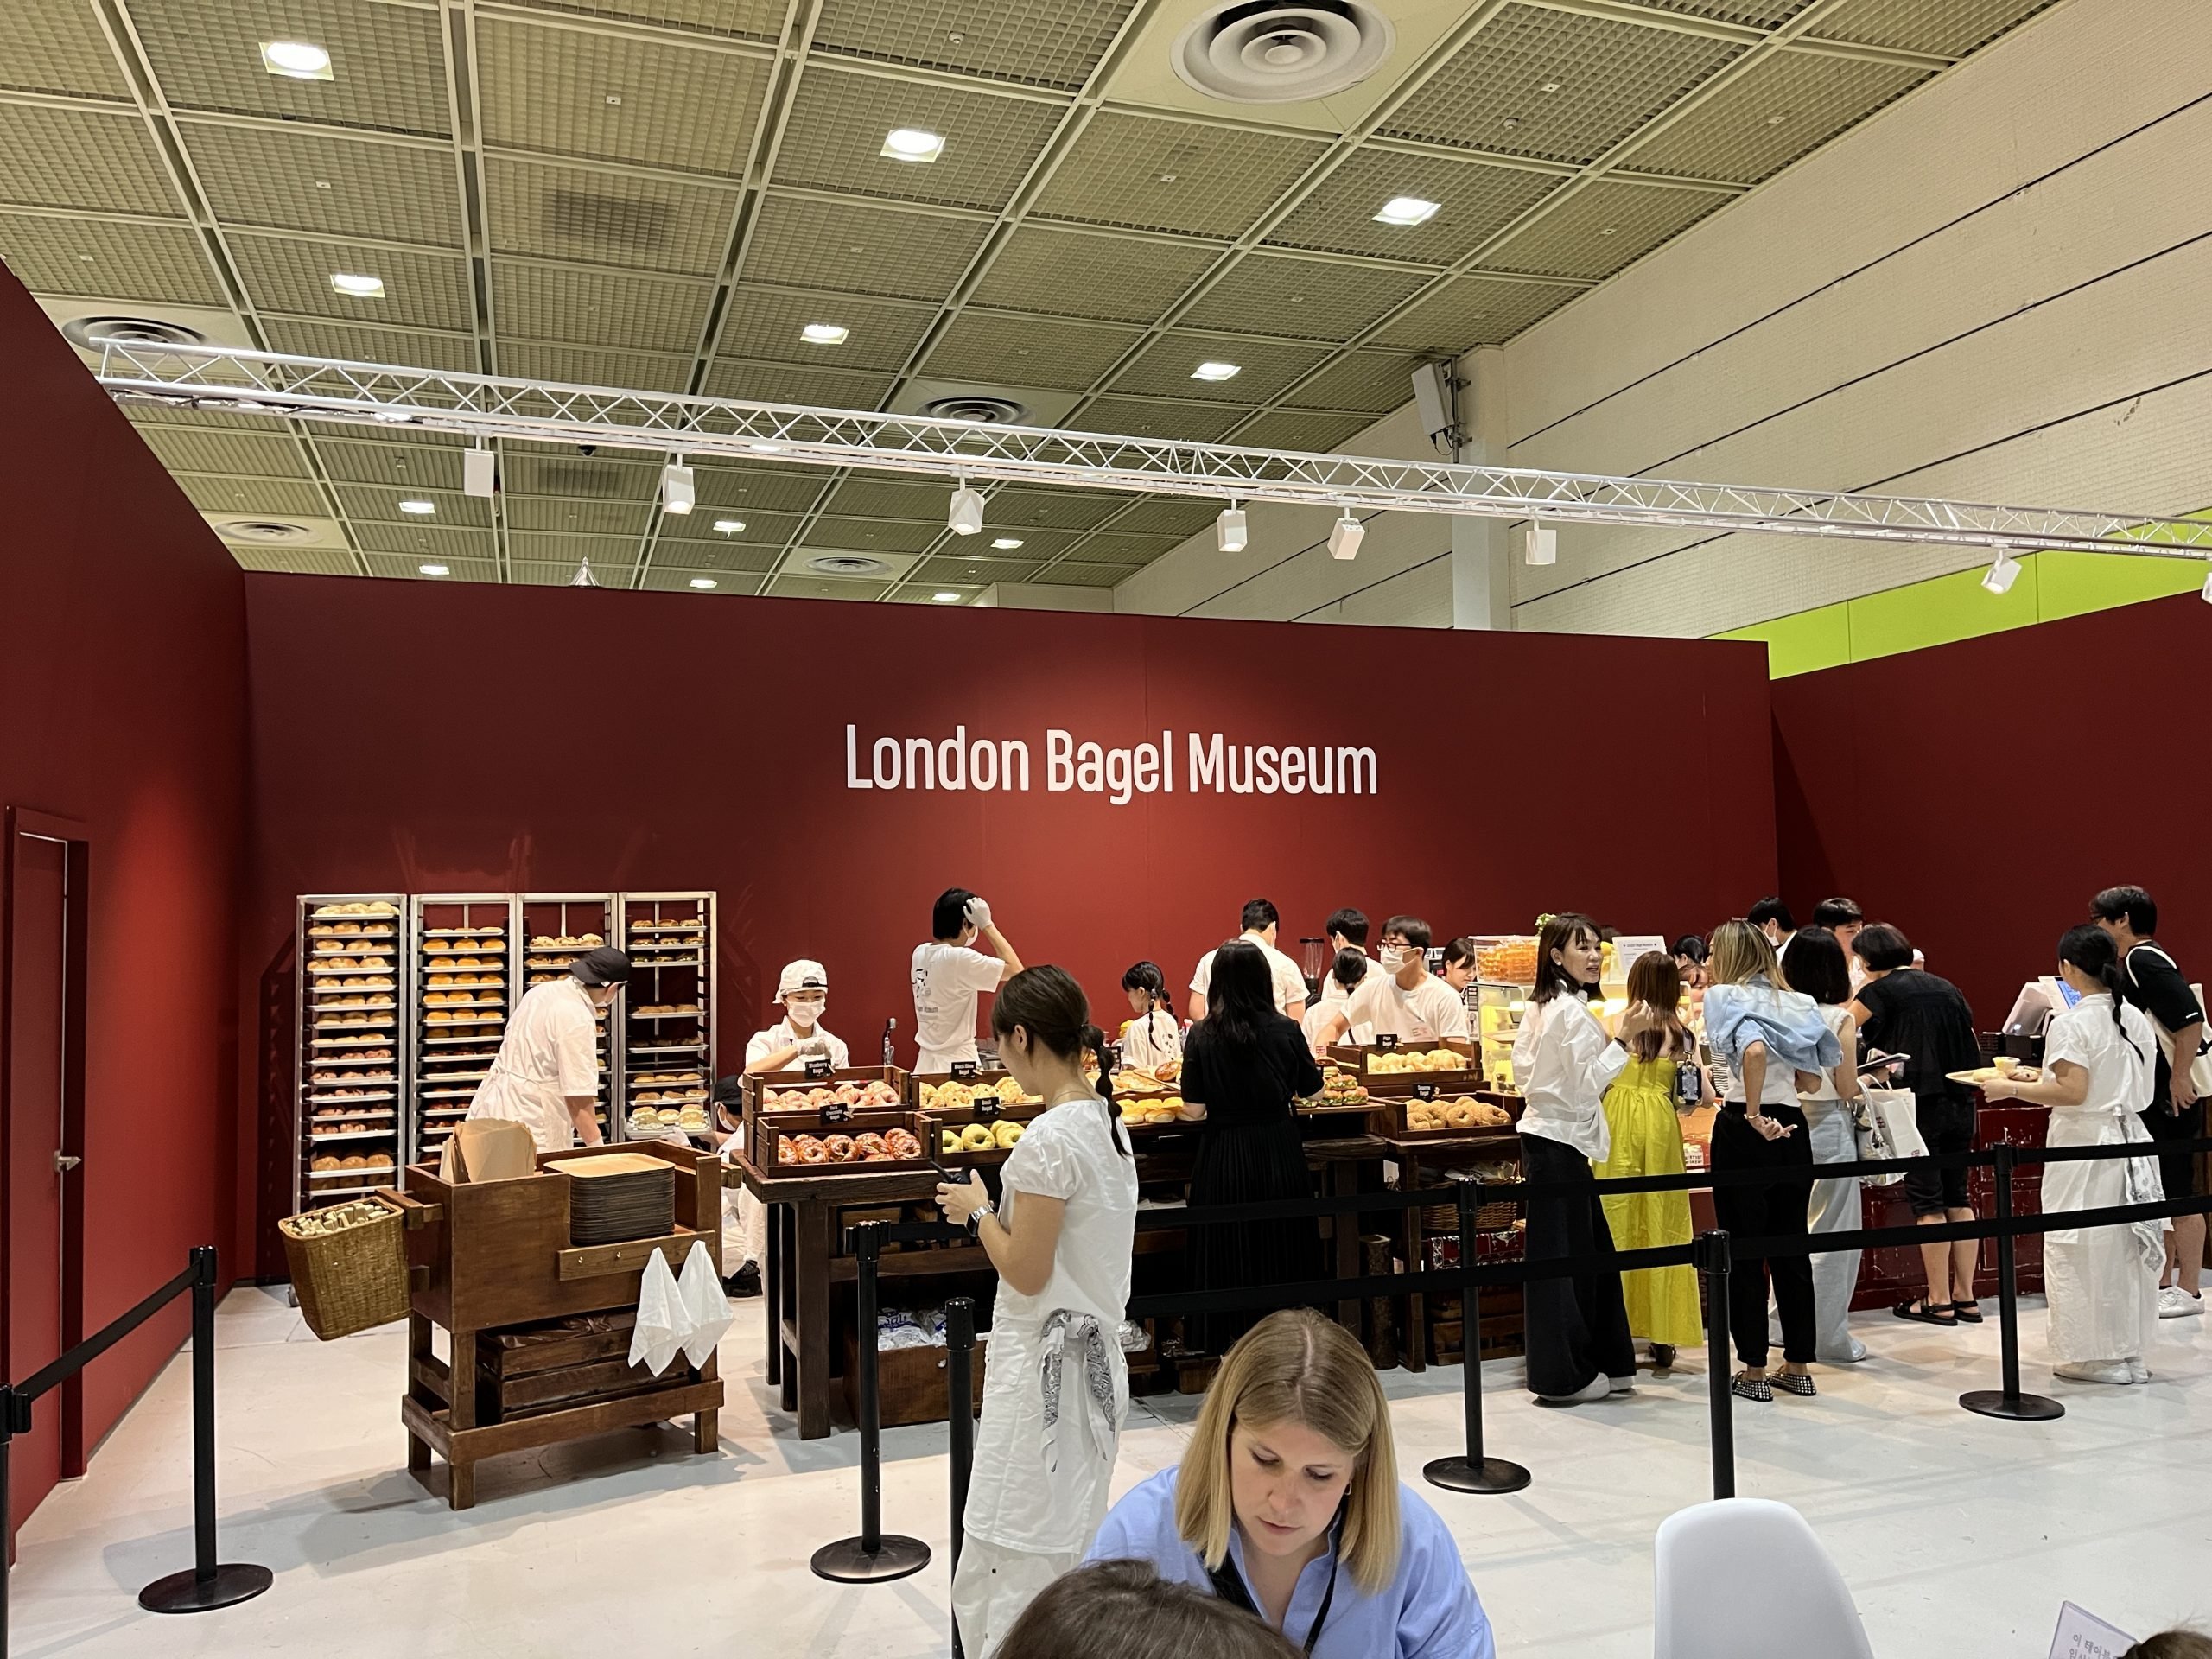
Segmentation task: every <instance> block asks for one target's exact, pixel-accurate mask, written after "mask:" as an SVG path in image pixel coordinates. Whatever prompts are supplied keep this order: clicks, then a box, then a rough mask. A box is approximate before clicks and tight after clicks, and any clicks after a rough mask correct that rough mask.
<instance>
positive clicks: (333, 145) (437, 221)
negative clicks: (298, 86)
mask: <svg viewBox="0 0 2212 1659" xmlns="http://www.w3.org/2000/svg"><path fill="white" fill-rule="evenodd" d="M178 130H179V131H181V133H182V134H183V137H184V144H185V148H186V149H188V150H189V151H190V152H191V156H192V166H193V171H194V173H196V174H197V175H199V178H200V186H201V188H203V189H204V190H205V191H206V193H207V205H208V206H209V207H212V208H213V209H214V210H215V217H216V218H218V219H221V220H222V221H223V223H224V224H226V225H232V226H236V225H266V226H274V227H275V228H277V229H278V230H286V231H316V232H321V233H322V234H324V235H327V236H336V237H368V238H375V239H376V240H378V241H384V242H421V243H425V244H429V245H435V246H441V247H459V246H461V244H462V240H463V237H462V225H461V187H460V184H459V183H458V181H457V175H456V170H455V168H454V158H453V155H452V153H451V151H450V150H448V149H428V148H425V147H423V146H422V145H419V144H393V143H378V142H376V141H375V140H373V139H359V138H334V137H329V136H327V135H325V134H320V133H311V132H271V131H270V130H267V129H265V128H260V127H231V126H223V125H220V124H215V123H212V122H201V121H193V122H182V123H180V124H179V128H178Z"/></svg>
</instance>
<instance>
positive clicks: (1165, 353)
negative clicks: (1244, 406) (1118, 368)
mask: <svg viewBox="0 0 2212 1659" xmlns="http://www.w3.org/2000/svg"><path fill="white" fill-rule="evenodd" d="M1328 356H1329V349H1328V347H1327V346H1314V345H1304V344H1295V343H1293V342H1292V341H1289V340H1233V339H1230V338H1228V337H1226V336H1224V335H1220V334H1186V333H1184V332H1182V331H1180V330H1177V331H1173V332H1171V333H1168V334H1163V335H1161V336H1160V338H1159V339H1158V340H1154V341H1153V343H1152V344H1151V345H1149V346H1146V347H1145V349H1144V352H1143V353H1142V355H1141V356H1140V357H1139V358H1138V359H1136V361H1135V362H1134V363H1132V364H1130V365H1129V366H1128V368H1126V369H1123V370H1122V372H1121V373H1119V374H1117V375H1116V376H1115V377H1114V384H1113V390H1114V391H1116V392H1118V393H1120V394H1122V395H1123V396H1125V397H1201V398H1208V399H1211V400H1213V401H1215V402H1221V401H1224V400H1229V401H1237V402H1243V403H1248V404H1262V403H1265V402H1266V401H1267V400H1268V398H1270V397H1274V395H1275V394H1276V393H1277V392H1279V391H1281V390H1282V389H1283V388H1284V387H1285V386H1287V385H1289V384H1290V383H1291V382H1292V381H1294V380H1295V379H1297V378H1298V377H1299V376H1300V375H1301V374H1305V373H1306V372H1309V371H1311V370H1313V369H1314V368H1316V367H1318V366H1319V365H1320V364H1322V363H1323V362H1325V361H1326V360H1327V359H1328ZM1201 363H1233V364H1235V365H1236V371H1237V372H1236V378H1233V379H1229V380H1194V379H1192V378H1191V372H1192V370H1193V369H1195V368H1197V367H1198V365H1199V364H1201Z"/></svg>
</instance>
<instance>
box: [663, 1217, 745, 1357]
mask: <svg viewBox="0 0 2212 1659" xmlns="http://www.w3.org/2000/svg"><path fill="white" fill-rule="evenodd" d="M656 1254H658V1252H656ZM676 1294H677V1298H678V1300H681V1301H682V1302H683V1314H684V1322H685V1324H686V1325H687V1326H688V1327H689V1328H688V1329H687V1330H686V1331H685V1332H684V1337H683V1357H684V1358H686V1359H688V1360H690V1362H691V1363H692V1364H693V1365H695V1366H698V1365H703V1364H705V1363H707V1362H708V1361H709V1359H711V1358H713V1357H714V1353H715V1344H716V1343H718V1342H720V1341H721V1339H722V1332H725V1331H727V1330H728V1329H729V1298H728V1297H727V1296H725V1295H724V1294H722V1281H721V1280H720V1279H719V1278H717V1277H716V1276H715V1264H714V1262H713V1261H712V1260H711V1259H709V1256H708V1255H707V1246H706V1244H705V1243H704V1242H703V1241H702V1242H700V1243H695V1244H693V1245H692V1247H691V1254H690V1255H687V1256H685V1257H684V1258H683V1275H682V1276H681V1277H680V1278H678V1279H677V1281H676Z"/></svg>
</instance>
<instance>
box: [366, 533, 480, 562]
mask: <svg viewBox="0 0 2212 1659" xmlns="http://www.w3.org/2000/svg"><path fill="white" fill-rule="evenodd" d="M353 536H354V538H355V539H356V540H357V541H359V543H360V544H361V547H362V550H364V551H365V552H372V553H395V554H398V553H404V554H406V555H408V556H410V557H414V558H418V559H452V560H458V559H496V558H498V557H499V550H498V549H497V547H496V546H495V545H494V544H493V537H492V532H491V531H488V530H467V529H463V528H461V527H459V526H457V525H448V526H446V527H444V528H440V527H438V526H437V525H435V524H355V525H354V526H353Z"/></svg>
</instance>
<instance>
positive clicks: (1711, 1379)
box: [1695, 1230, 1736, 1497]
mask: <svg viewBox="0 0 2212 1659" xmlns="http://www.w3.org/2000/svg"><path fill="white" fill-rule="evenodd" d="M1695 1253H1696V1256H1697V1268H1698V1271H1699V1272H1700V1273H1701V1274H1704V1275H1705V1364H1706V1384H1705V1392H1706V1399H1707V1405H1708V1408H1709V1409H1710V1411H1711V1413H1712V1418H1713V1430H1712V1433H1713V1497H1735V1496H1736V1413H1735V1406H1734V1403H1733V1401H1734V1395H1733V1394H1732V1391H1731V1385H1732V1382H1733V1376H1734V1374H1733V1372H1732V1370H1731V1367H1732V1364H1733V1362H1734V1356H1732V1354H1731V1353H1730V1352H1729V1351H1728V1343H1729V1332H1728V1273H1729V1257H1728V1235H1727V1234H1726V1232H1722V1231H1719V1230H1715V1231H1713V1232H1709V1233H1700V1234H1699V1235H1698V1236H1697V1245H1696V1252H1695Z"/></svg>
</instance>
